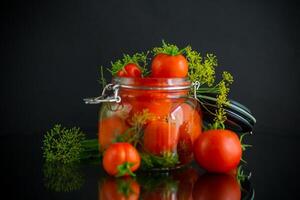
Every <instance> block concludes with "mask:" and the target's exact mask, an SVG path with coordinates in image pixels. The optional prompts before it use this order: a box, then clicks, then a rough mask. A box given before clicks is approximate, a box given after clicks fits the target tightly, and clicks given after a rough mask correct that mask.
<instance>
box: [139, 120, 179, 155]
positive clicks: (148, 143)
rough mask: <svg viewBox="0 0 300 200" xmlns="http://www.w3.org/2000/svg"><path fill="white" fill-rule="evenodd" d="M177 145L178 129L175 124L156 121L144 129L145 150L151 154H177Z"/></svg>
mask: <svg viewBox="0 0 300 200" xmlns="http://www.w3.org/2000/svg"><path fill="white" fill-rule="evenodd" d="M177 143H178V129H177V128H176V124H175V123H172V122H167V121H166V120H162V121H159V120H154V121H151V122H150V123H149V124H148V125H147V126H146V127H145V129H144V149H145V150H146V151H147V152H149V153H152V154H155V155H161V154H163V153H165V152H175V150H176V146H177Z"/></svg>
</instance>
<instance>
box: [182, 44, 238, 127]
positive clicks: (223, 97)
mask: <svg viewBox="0 0 300 200" xmlns="http://www.w3.org/2000/svg"><path fill="white" fill-rule="evenodd" d="M185 54H186V58H187V60H188V63H189V73H188V78H189V80H190V81H191V82H196V81H198V82H200V86H201V87H200V88H199V89H198V91H197V93H198V94H199V93H211V94H216V96H217V101H216V107H217V109H216V110H215V111H214V112H212V111H210V110H208V112H209V113H211V114H213V115H214V116H215V117H214V121H213V124H210V125H208V128H209V129H224V128H225V125H224V122H225V121H226V119H227V117H226V111H225V109H224V106H225V105H228V104H229V103H230V102H229V100H228V94H229V91H230V88H229V86H230V85H231V84H232V83H233V76H232V75H231V74H230V73H229V72H227V71H224V72H223V73H222V80H221V81H220V82H219V83H218V84H215V80H216V69H215V68H216V67H217V66H218V60H217V57H216V56H215V55H214V54H206V56H205V57H204V58H203V57H202V56H201V54H200V53H198V52H197V51H195V50H192V48H191V46H188V47H187V48H186V50H185ZM202 105H203V107H204V108H205V109H207V108H206V107H205V105H204V104H202Z"/></svg>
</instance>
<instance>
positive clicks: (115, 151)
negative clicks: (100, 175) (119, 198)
mask: <svg viewBox="0 0 300 200" xmlns="http://www.w3.org/2000/svg"><path fill="white" fill-rule="evenodd" d="M102 163H103V168H104V169H105V171H106V172H107V173H108V174H109V175H113V176H115V175H118V174H119V172H120V171H119V170H118V167H119V166H120V165H124V164H125V165H126V164H128V165H127V166H128V169H125V170H128V171H129V170H130V171H131V172H134V171H135V170H137V169H138V168H139V166H140V164H141V157H140V155H139V153H138V151H137V150H136V148H134V147H133V146H132V145H131V144H129V143H114V144H111V145H110V146H109V147H108V149H106V151H105V152H104V155H103V161H102ZM131 164H132V166H130V165H131ZM124 175H129V172H128V173H126V174H124Z"/></svg>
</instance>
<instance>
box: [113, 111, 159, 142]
mask: <svg viewBox="0 0 300 200" xmlns="http://www.w3.org/2000/svg"><path fill="white" fill-rule="evenodd" d="M154 118H155V115H154V114H153V113H150V112H149V109H143V110H142V111H140V112H136V113H134V115H133V116H132V117H131V120H130V121H129V123H130V125H131V127H130V128H128V129H127V130H126V131H125V132H124V133H123V134H121V135H118V136H117V138H116V141H117V142H129V143H131V144H132V145H133V146H135V147H136V146H137V144H138V143H139V142H140V141H141V138H142V136H143V128H144V126H145V125H146V124H147V122H149V120H153V119H154Z"/></svg>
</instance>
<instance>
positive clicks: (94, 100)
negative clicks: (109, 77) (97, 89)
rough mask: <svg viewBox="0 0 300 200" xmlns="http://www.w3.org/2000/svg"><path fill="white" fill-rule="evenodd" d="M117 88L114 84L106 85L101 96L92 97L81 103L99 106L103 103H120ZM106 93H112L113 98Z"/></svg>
mask: <svg viewBox="0 0 300 200" xmlns="http://www.w3.org/2000/svg"><path fill="white" fill-rule="evenodd" d="M119 88H120V85H114V84H111V83H110V84H107V85H106V86H105V87H104V88H103V90H102V94H101V96H99V97H92V98H85V99H83V101H84V102H85V103H86V104H99V103H103V102H116V103H120V102H121V97H120V96H119ZM107 91H113V96H109V95H108V94H107V93H106V92H107Z"/></svg>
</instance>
